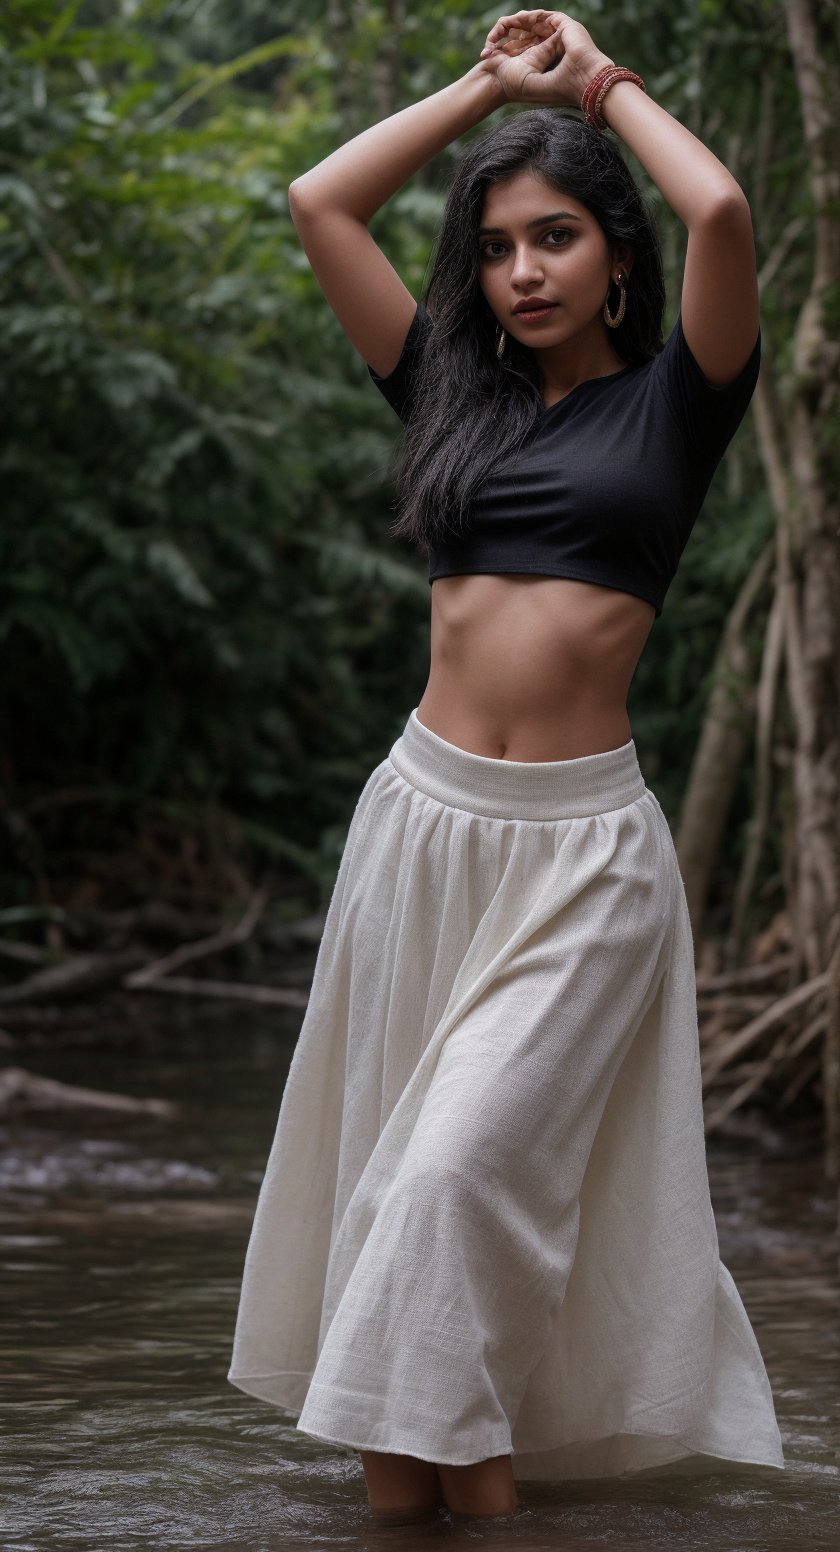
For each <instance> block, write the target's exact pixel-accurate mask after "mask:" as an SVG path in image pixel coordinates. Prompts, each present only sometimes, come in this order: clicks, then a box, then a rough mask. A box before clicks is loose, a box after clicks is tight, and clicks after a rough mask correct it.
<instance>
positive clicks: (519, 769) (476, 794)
mask: <svg viewBox="0 0 840 1552" xmlns="http://www.w3.org/2000/svg"><path fill="white" fill-rule="evenodd" d="M388 758H389V759H390V761H391V764H392V765H393V766H394V767H395V768H396V770H397V771H398V772H399V774H400V775H401V776H403V777H404V778H405V780H406V781H408V782H410V783H411V785H412V786H413V787H417V788H418V789H419V791H420V792H425V793H426V795H427V796H428V797H430V798H436V799H437V801H438V802H439V803H446V804H448V805H449V806H450V807H451V808H463V809H466V810H467V812H468V813H472V814H483V815H486V816H487V817H488V818H491V819H578V818H584V817H586V816H587V815H590V814H603V813H608V812H609V810H610V809H614V808H625V807H626V806H627V804H628V803H634V802H635V801H636V799H637V798H640V797H641V796H642V794H643V793H644V792H645V791H646V790H647V788H646V786H645V780H644V777H643V776H642V773H641V770H640V769H639V761H638V757H637V754H636V745H635V741H634V740H633V739H632V738H631V739H630V740H629V741H628V742H627V743H626V744H622V745H621V746H620V747H619V748H618V749H606V750H604V751H602V752H601V753H599V754H584V755H579V756H578V757H577V758H576V759H573V760H497V759H492V758H490V757H489V756H487V755H483V754H471V753H470V752H469V750H467V749H461V748H460V747H459V746H458V745H457V744H450V743H447V741H446V739H444V738H440V737H439V736H438V734H437V733H433V732H432V730H431V728H427V727H426V726H425V725H424V724H423V723H422V722H421V721H420V719H419V718H418V716H417V710H416V708H415V709H414V710H413V711H412V712H411V713H410V714H409V718H408V721H407V723H406V725H405V728H404V730H403V732H402V733H401V734H400V737H399V738H398V739H397V741H396V743H395V744H394V746H393V748H392V749H391V751H390V754H389V756H388Z"/></svg>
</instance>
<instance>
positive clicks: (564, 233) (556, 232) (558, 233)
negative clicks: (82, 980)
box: [481, 226, 572, 259]
mask: <svg viewBox="0 0 840 1552" xmlns="http://www.w3.org/2000/svg"><path fill="white" fill-rule="evenodd" d="M571 235H572V234H571V232H570V231H569V229H568V227H565V226H553V227H552V228H551V231H550V232H546V233H545V236H546V237H563V238H565V237H571ZM548 246H549V248H564V247H565V246H566V245H565V243H564V242H551V243H549V245H548ZM491 248H504V243H503V242H489V243H485V244H484V247H483V248H482V249H481V253H482V255H485V256H486V257H487V258H490V259H493V258H497V257H498V255H497V254H494V253H491V252H490V250H491Z"/></svg>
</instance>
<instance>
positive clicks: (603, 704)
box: [417, 572, 656, 760]
mask: <svg viewBox="0 0 840 1552" xmlns="http://www.w3.org/2000/svg"><path fill="white" fill-rule="evenodd" d="M431 591H432V621H431V666H430V671H429V680H428V683H427V685H426V688H425V690H424V692H423V696H422V698H421V700H420V702H419V704H418V706H417V716H418V718H419V720H420V722H422V723H423V725H424V726H425V727H427V728H429V729H430V730H431V731H432V732H433V733H437V735H438V737H439V738H443V739H445V740H446V741H447V743H450V744H456V745H457V746H458V747H459V748H461V749H465V750H467V751H468V752H469V753H470V754H480V755H487V756H489V757H490V758H491V759H501V760H573V759H576V758H577V757H578V756H580V755H586V754H600V753H602V752H603V751H605V750H608V749H618V748H620V747H621V745H622V744H626V743H627V742H628V741H629V740H630V738H632V736H633V735H632V731H631V727H630V719H629V717H628V715H627V694H628V691H629V689H630V684H631V682H632V679H633V675H634V673H635V671H636V665H637V663H638V661H639V658H640V657H641V654H642V649H643V647H644V644H645V642H646V640H647V637H648V634H649V632H650V628H651V625H652V624H653V621H654V619H655V617H656V611H655V609H654V607H653V605H652V604H649V603H646V602H645V600H644V599H643V598H637V597H636V596H635V595H634V594H632V593H622V592H619V591H618V590H617V589H615V588H610V587H602V586H601V585H600V584H596V583H594V582H577V581H573V580H572V579H571V578H567V577H540V576H533V575H527V576H518V575H514V574H512V573H509V572H505V573H503V574H500V575H493V576H478V575H473V576H464V577H438V578H437V579H436V580H435V581H434V582H433V583H432V590H431Z"/></svg>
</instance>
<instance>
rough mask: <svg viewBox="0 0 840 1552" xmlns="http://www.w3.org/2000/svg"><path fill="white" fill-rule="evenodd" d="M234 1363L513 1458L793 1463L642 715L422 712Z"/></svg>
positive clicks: (277, 1158)
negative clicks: (719, 1222)
mask: <svg viewBox="0 0 840 1552" xmlns="http://www.w3.org/2000/svg"><path fill="white" fill-rule="evenodd" d="M228 1379H229V1380H230V1381H231V1383H232V1384H233V1385H235V1386H237V1387H238V1388H239V1389H241V1390H243V1391H245V1392H247V1393H248V1394H250V1395H252V1396H256V1397H259V1398H261V1399H262V1400H264V1401H266V1402H270V1403H273V1404H275V1405H276V1406H279V1407H282V1408H285V1409H286V1410H287V1411H289V1412H291V1413H292V1414H293V1416H294V1417H295V1418H296V1420H297V1427H298V1428H299V1429H300V1430H301V1431H302V1432H304V1433H306V1434H308V1435H310V1436H312V1437H314V1438H316V1439H321V1440H324V1441H328V1442H331V1443H333V1444H337V1445H342V1446H346V1447H349V1448H352V1449H356V1450H362V1449H368V1450H380V1451H387V1452H393V1453H397V1454H409V1455H414V1456H418V1457H420V1458H421V1459H424V1460H432V1461H436V1462H440V1463H448V1464H453V1465H468V1464H472V1463H474V1462H476V1461H480V1460H484V1459H487V1458H488V1457H490V1456H497V1455H504V1454H511V1455H512V1456H513V1469H514V1474H515V1476H516V1477H517V1478H519V1479H527V1478H535V1479H543V1480H558V1479H562V1478H567V1477H576V1476H577V1477H584V1476H612V1475H618V1474H621V1473H623V1472H626V1471H635V1470H640V1469H643V1468H646V1467H650V1466H656V1465H661V1464H662V1463H664V1462H667V1461H672V1460H678V1459H680V1458H688V1459H689V1464H690V1463H691V1460H692V1459H693V1460H695V1461H696V1459H697V1458H698V1457H702V1456H704V1455H708V1456H715V1457H718V1458H725V1459H730V1460H735V1461H749V1462H754V1463H758V1464H766V1465H770V1466H783V1465H784V1460H783V1455H782V1448H781V1441H780V1435H779V1430H778V1427H777V1423H776V1419H775V1415H774V1407H773V1400H772V1395H771V1390H770V1385H769V1382H768V1378H767V1374H766V1372H765V1368H764V1364H763V1361H762V1357H761V1353H760V1350H759V1347H758V1343H757V1340H756V1337H755V1334H754V1332H753V1329H752V1326H751V1324H750V1321H749V1319H748V1316H747V1313H746V1311H745V1308H744V1305H743V1303H742V1301H741V1298H740V1296H739V1294H738V1291H737V1289H736V1287H735V1284H734V1282H733V1279H732V1277H731V1276H730V1274H729V1272H728V1271H727V1269H726V1267H725V1266H724V1265H723V1264H722V1263H721V1260H720V1257H719V1250H718V1240H717V1235H716V1229H715V1222H714V1216H713V1212H712V1207H711V1201H710V1194H709V1183H708V1173H707V1165H706V1155H705V1139H704V1131H703V1112H702V1102H701V1086H700V1065H699V1047H698V1030H697V1013H696V999H695V980H694V958H693V944H692V934H691V927H690V922H689V916H688V909H687V905H686V900H685V891H684V887H683V883H682V878H681V875H680V872H679V867H678V863H677V858H676V853H675V850H674V846H673V842H672V838H671V834H670V830H669V827H668V823H667V820H666V818H665V815H664V814H663V812H662V809H661V808H660V806H659V803H658V801H657V799H656V797H655V795H654V794H653V792H652V791H651V790H650V788H648V787H647V786H646V784H645V781H644V779H643V777H642V774H641V771H640V769H639V764H638V760H637V755H636V749H635V744H634V742H633V741H632V740H630V741H629V742H628V743H626V744H624V745H623V746H622V747H620V748H616V749H611V750H609V751H607V752H604V753H597V754H590V755H585V756H582V757H580V758H577V759H568V760H560V761H548V762H545V761H539V762H523V761H510V760H504V759H491V758H487V757H485V756H480V755H474V754H471V753H469V752H468V751H466V750H463V749H461V748H459V747H456V746H455V745H452V744H450V743H448V742H447V741H445V740H443V739H441V738H439V737H438V736H437V734H435V733H433V732H432V731H431V730H430V729H428V728H426V727H425V726H424V725H423V724H422V723H421V722H420V720H419V719H418V717H417V712H416V709H415V710H414V711H412V712H411V714H410V716H409V719H408V722H407V724H406V727H405V729H404V731H403V732H402V734H401V735H400V737H398V739H397V740H396V742H395V744H394V746H393V748H392V749H391V751H390V753H389V754H388V756H387V757H386V758H385V759H384V760H383V761H382V762H381V763H380V764H379V765H378V766H377V767H376V769H375V770H374V771H373V772H372V774H371V775H370V777H369V778H368V780H367V782H366V784H365V786H364V789H363V790H362V792H361V795H360V797H359V799H358V803H357V805H356V808H355V812H354V814H353V817H352V820H351V823H350V827H349V831H348V835H347V841H346V845H345V848H344V852H343V855H342V859H341V864H340V867H339V870H338V874H337V878H336V882H335V886H334V889H333V893H332V897H331V900H330V904H329V909H328V913H327V916H326V920H325V925H324V930H323V936H322V939H321V944H320V947H319V951H318V957H317V961H316V965H315V970H314V976H313V981H312V989H311V995H310V999H309V1003H308V1006H307V1009H306V1013H305V1017H304V1019H303V1024H302V1028H301V1031H300V1036H299V1039H298V1042H297V1045H296V1047H295V1050H294V1053H293V1058H292V1062H291V1067H290V1070H289V1075H288V1080H287V1083H286V1087H285V1091H284V1093H283V1097H282V1103H281V1106H280V1113H279V1118H278V1123H277V1130H276V1133H275V1136H274V1141H273V1144H272V1147H271V1151H270V1156H269V1159H268V1163H267V1167H266V1170H265V1175H264V1178H263V1181H262V1184H261V1188H260V1191H259V1197H258V1201H257V1205H256V1213H255V1217H254V1222H253V1227H252V1231H251V1236H250V1241H249V1244H248V1248H247V1254H246V1258H245V1266H244V1273H243V1280H242V1288H241V1295H240V1301H239V1308H238V1314H237V1319H236V1330H235V1335H234V1343H233V1353H232V1360H231V1366H230V1371H229V1374H228Z"/></svg>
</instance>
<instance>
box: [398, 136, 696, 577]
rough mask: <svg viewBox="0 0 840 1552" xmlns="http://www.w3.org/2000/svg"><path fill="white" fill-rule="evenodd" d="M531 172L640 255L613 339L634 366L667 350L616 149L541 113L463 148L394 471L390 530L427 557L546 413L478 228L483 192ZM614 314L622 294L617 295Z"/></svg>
mask: <svg viewBox="0 0 840 1552" xmlns="http://www.w3.org/2000/svg"><path fill="white" fill-rule="evenodd" d="M525 169H529V170H531V171H533V172H534V173H536V174H537V175H538V176H539V177H541V178H542V179H543V180H544V181H545V182H546V183H548V184H551V186H552V187H553V188H555V189H556V190H557V192H558V193H561V194H570V195H571V196H572V197H573V198H574V199H577V200H579V201H580V203H581V204H582V205H585V206H586V208H587V210H589V211H590V212H591V213H592V215H594V217H595V219H596V220H597V221H598V223H599V225H600V226H601V228H602V230H603V232H604V235H605V236H606V238H607V240H608V242H609V243H610V244H611V245H612V244H618V243H621V242H624V243H627V245H628V246H629V247H630V248H631V250H632V254H633V266H632V276H631V279H630V283H629V285H628V290H627V308H626V312H625V315H624V319H623V321H622V322H621V324H620V325H619V326H618V328H617V329H615V331H614V333H613V335H612V342H613V343H614V345H615V349H616V351H617V352H618V354H619V355H620V356H621V358H622V360H624V361H625V363H627V364H631V365H636V364H638V363H641V362H643V361H649V360H651V358H652V357H653V356H655V355H656V354H657V352H658V351H660V350H661V349H662V317H663V312H664V307H665V284H664V280H663V275H662V254H661V249H660V244H659V236H658V233H657V230H656V225H655V221H654V218H653V215H652V212H651V211H650V210H649V209H648V207H647V204H646V202H645V200H644V198H643V196H642V194H641V191H640V189H639V187H638V185H637V184H636V181H635V179H634V178H633V175H632V173H631V172H630V169H629V167H628V166H627V164H626V162H625V161H624V159H623V157H622V155H621V153H620V151H619V150H618V148H617V146H616V145H615V144H614V143H613V142H612V141H610V140H609V139H608V138H607V136H605V135H603V134H602V133H601V132H600V131H599V130H597V129H591V128H590V127H589V125H588V124H586V123H585V122H584V121H583V120H582V119H578V118H575V117H573V116H572V115H571V114H565V113H558V112H557V111H556V110H554V109H550V108H536V109H533V110H531V111H528V112H525V113H519V114H516V115H514V116H512V117H510V118H508V119H505V120H504V121H503V122H502V123H500V124H498V125H496V126H495V127H494V128H493V129H491V130H489V131H488V132H487V133H486V134H484V135H481V136H479V137H477V138H476V139H474V140H472V141H471V142H470V144H469V145H468V147H467V149H466V151H465V153H464V155H463V156H462V158H461V161H460V162H459V164H458V167H457V169H456V172H455V175H454V177H453V179H452V183H451V185H450V189H449V194H448V196H447V200H446V206H445V208H444V212H443V217H442V219H441V224H440V230H439V233H438V239H437V244H436V249H435V255H434V258H433V262H432V268H431V275H430V278H429V281H428V284H427V286H426V288H425V291H424V294H423V302H424V305H426V306H427V309H428V313H429V318H430V321H431V327H430V329H429V331H428V334H427V336H426V339H425V342H424V345H423V349H422V353H421V354H420V356H419V357H418V360H417V371H418V376H417V385H416V390H415V399H414V410H413V414H412V417H411V421H410V424H409V425H408V426H407V428H406V431H405V435H404V438H403V440H402V447H401V457H400V462H399V466H398V468H397V470H396V482H397V493H398V502H397V506H396V509H395V510H396V513H397V516H396V518H395V519H394V521H393V522H392V524H391V527H390V531H391V533H392V534H394V535H399V536H400V537H403V538H408V539H411V540H413V541H414V542H415V543H416V544H418V545H419V546H420V547H421V548H422V549H424V550H425V551H426V552H427V553H428V550H429V548H430V546H431V545H434V544H435V543H438V542H439V541H440V540H442V539H443V538H444V536H445V535H446V534H447V533H451V532H460V531H462V530H463V527H464V523H465V519H466V514H467V509H468V507H469V503H470V501H471V499H472V497H473V496H474V495H475V494H476V492H477V491H478V488H479V486H480V485H481V484H483V483H484V482H485V481H486V480H487V479H489V478H490V476H491V475H492V474H493V473H494V472H495V470H496V469H497V468H499V467H500V466H501V465H502V464H503V463H504V462H505V461H506V460H507V459H508V458H509V457H510V456H511V454H513V453H515V452H517V451H518V450H519V449H520V447H521V446H522V444H523V443H524V441H525V440H526V438H527V436H528V433H529V431H530V430H531V428H532V427H533V426H534V425H535V423H536V421H537V419H538V417H539V415H540V414H541V412H542V411H543V409H544V408H545V406H544V404H543V399H542V387H541V379H540V372H539V368H538V365H537V360H536V357H535V356H534V353H533V352H532V351H531V350H530V349H529V348H528V346H527V345H522V344H521V343H520V342H519V341H517V340H515V339H514V338H513V337H512V335H510V334H509V335H508V336H507V342H506V346H505V352H504V355H503V357H502V359H501V360H499V359H498V357H497V355H496V342H497V339H498V337H499V336H498V322H497V320H496V318H495V316H494V314H493V312H492V310H491V308H490V306H489V304H488V302H487V300H486V298H485V296H484V293H483V291H482V289H481V285H480V282H479V239H478V229H479V225H480V222H481V214H482V209H483V205H484V196H485V193H486V190H487V189H488V188H489V187H490V185H491V184H493V183H498V182H501V181H503V180H506V179H509V178H512V177H514V176H515V175H516V174H517V173H519V172H521V171H523V170H525ZM610 296H611V304H610V305H611V307H612V308H613V310H614V309H615V306H616V301H617V292H613V291H611V293H610Z"/></svg>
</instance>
